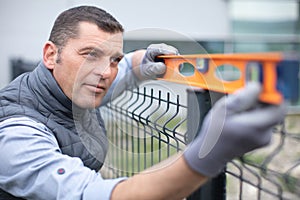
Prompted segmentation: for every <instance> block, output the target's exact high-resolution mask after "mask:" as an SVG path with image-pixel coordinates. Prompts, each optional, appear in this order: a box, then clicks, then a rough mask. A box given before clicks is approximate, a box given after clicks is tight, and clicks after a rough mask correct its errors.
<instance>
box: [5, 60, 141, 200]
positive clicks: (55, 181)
mask: <svg viewBox="0 0 300 200" xmlns="http://www.w3.org/2000/svg"><path fill="white" fill-rule="evenodd" d="M124 81H125V82H126V84H127V85H130V84H131V85H132V84H135V83H136V81H137V80H136V79H135V77H134V75H133V74H132V72H131V54H128V55H127V56H126V57H125V58H124V59H123V60H122V61H121V62H120V65H119V73H118V76H117V78H116V80H115V82H114V83H113V85H112V87H111V89H110V91H109V92H108V94H107V96H106V99H105V100H104V102H107V101H108V100H109V99H110V98H111V97H112V91H114V93H115V91H116V90H118V92H119V93H120V92H122V90H123V89H125V88H124V87H123V88H121V87H120V86H119V85H123V86H124V84H123V83H124ZM62 134H63V133H62ZM0 151H1V152H0V188H2V189H3V190H5V191H7V192H9V193H11V194H13V195H14V196H21V197H22V198H26V199H39V200H42V199H45V200H51V199H71V200H76V199H87V200H93V199H109V198H110V195H111V192H112V190H113V188H114V187H115V185H116V184H117V183H119V182H120V181H122V180H124V179H126V178H119V179H103V178H102V176H101V174H100V173H99V172H96V171H93V170H91V169H89V168H88V167H85V166H84V165H83V163H82V161H81V160H80V159H79V158H77V157H70V156H68V155H65V154H62V152H61V150H60V148H59V145H58V143H57V140H56V138H55V136H54V135H53V133H51V130H50V129H48V128H47V127H46V126H45V125H44V124H41V123H38V122H36V121H34V120H32V119H30V118H28V117H15V118H10V119H7V120H4V121H2V122H1V123H0Z"/></svg>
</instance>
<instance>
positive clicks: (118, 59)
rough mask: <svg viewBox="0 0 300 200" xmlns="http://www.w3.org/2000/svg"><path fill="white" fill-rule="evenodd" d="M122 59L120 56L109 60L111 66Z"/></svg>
mask: <svg viewBox="0 0 300 200" xmlns="http://www.w3.org/2000/svg"><path fill="white" fill-rule="evenodd" d="M122 58H123V55H122V56H118V57H113V58H111V59H110V62H111V63H112V64H118V63H119V62H120V61H121V60H122Z"/></svg>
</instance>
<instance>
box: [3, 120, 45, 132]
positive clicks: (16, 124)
mask: <svg viewBox="0 0 300 200" xmlns="http://www.w3.org/2000/svg"><path fill="white" fill-rule="evenodd" d="M19 126H26V127H32V128H33V129H37V130H42V131H48V132H50V130H49V129H48V128H47V127H46V126H45V125H44V124H42V123H40V122H38V121H36V120H34V119H32V118H30V117H11V118H8V119H5V120H3V121H1V122H0V129H4V128H7V127H19Z"/></svg>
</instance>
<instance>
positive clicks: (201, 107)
mask: <svg viewBox="0 0 300 200" xmlns="http://www.w3.org/2000/svg"><path fill="white" fill-rule="evenodd" d="M222 96H223V94H221V93H216V92H211V91H208V90H202V89H188V90H187V98H188V99H187V105H188V108H187V137H186V140H187V143H189V142H191V141H192V140H193V138H194V137H195V136H196V135H197V134H198V132H199V130H200V128H201V126H202V122H203V119H204V117H205V116H206V114H207V113H208V111H209V110H210V108H211V107H212V105H213V104H214V103H215V102H216V101H217V100H218V99H219V98H220V97H222ZM187 199H188V200H196V199H197V200H199V199H200V200H204V199H205V200H225V199H226V175H225V172H223V173H221V174H220V175H218V176H217V177H215V178H213V179H211V180H210V181H209V182H207V183H206V184H205V185H203V186H202V187H201V188H199V189H198V190H197V191H195V192H194V193H193V194H191V195H190V196H189V197H188V198H187Z"/></svg>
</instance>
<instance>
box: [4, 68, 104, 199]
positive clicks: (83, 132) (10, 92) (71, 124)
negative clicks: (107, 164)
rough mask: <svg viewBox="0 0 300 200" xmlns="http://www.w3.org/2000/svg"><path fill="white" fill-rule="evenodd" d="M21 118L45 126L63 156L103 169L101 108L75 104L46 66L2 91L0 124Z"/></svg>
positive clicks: (27, 74) (13, 82) (15, 81)
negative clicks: (81, 106) (9, 119)
mask: <svg viewBox="0 0 300 200" xmlns="http://www.w3.org/2000/svg"><path fill="white" fill-rule="evenodd" d="M66 78H68V77H66ZM19 116H20V117H21V116H27V117H30V118H32V119H33V120H35V121H37V122H41V123H43V124H44V125H46V126H47V127H48V128H49V129H50V130H51V131H52V133H53V134H54V136H55V137H56V139H57V141H58V144H59V147H60V149H61V151H62V153H63V154H67V155H69V156H71V157H79V158H80V159H81V160H82V161H83V163H84V165H85V166H87V167H89V168H90V169H93V170H96V171H98V170H99V169H100V168H101V166H102V164H103V162H104V159H105V156H106V153H107V148H108V142H107V138H106V132H105V128H104V122H103V119H102V117H101V116H100V112H99V109H94V110H86V109H80V108H78V107H77V106H75V105H73V104H72V102H71V100H70V99H69V98H67V97H66V96H65V95H64V93H63V92H62V90H61V89H60V87H59V86H58V84H57V83H56V81H55V79H54V78H53V76H52V74H51V72H50V71H49V70H48V69H47V68H46V67H45V66H44V64H43V63H40V64H39V65H38V66H37V68H36V69H35V70H34V71H33V72H30V73H25V74H23V75H21V76H19V77H18V78H16V79H15V80H14V81H12V82H11V83H10V84H9V85H8V86H7V87H5V88H4V89H2V90H1V91H0V121H3V120H5V119H8V118H12V117H19ZM4 194H5V192H3V191H0V199H9V198H8V196H5V197H4V196H3V195H4ZM11 199H13V198H11Z"/></svg>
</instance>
